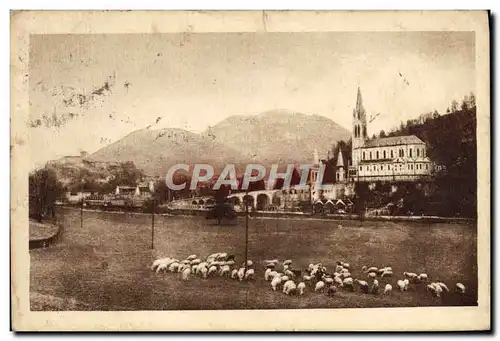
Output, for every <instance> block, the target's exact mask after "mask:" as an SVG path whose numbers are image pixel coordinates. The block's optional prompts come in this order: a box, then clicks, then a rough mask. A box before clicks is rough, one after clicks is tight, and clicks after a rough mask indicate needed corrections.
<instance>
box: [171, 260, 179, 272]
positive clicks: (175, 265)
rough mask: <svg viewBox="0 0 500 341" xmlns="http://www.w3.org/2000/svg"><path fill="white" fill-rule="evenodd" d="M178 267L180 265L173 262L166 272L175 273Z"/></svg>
mask: <svg viewBox="0 0 500 341" xmlns="http://www.w3.org/2000/svg"><path fill="white" fill-rule="evenodd" d="M179 267H180V264H179V263H177V262H174V263H172V264H170V265H169V266H168V271H170V272H177V269H178V268H179Z"/></svg>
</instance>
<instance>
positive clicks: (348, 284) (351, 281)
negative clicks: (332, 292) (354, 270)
mask: <svg viewBox="0 0 500 341" xmlns="http://www.w3.org/2000/svg"><path fill="white" fill-rule="evenodd" d="M343 286H344V287H346V288H349V289H350V290H354V279H353V278H352V277H348V278H345V279H344V280H343Z"/></svg>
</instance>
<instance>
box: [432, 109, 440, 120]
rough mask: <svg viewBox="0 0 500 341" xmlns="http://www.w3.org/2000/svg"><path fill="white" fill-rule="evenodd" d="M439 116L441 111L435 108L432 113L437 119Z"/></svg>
mask: <svg viewBox="0 0 500 341" xmlns="http://www.w3.org/2000/svg"><path fill="white" fill-rule="evenodd" d="M438 117H439V112H438V111H437V110H434V112H433V113H432V118H434V119H436V118H438Z"/></svg>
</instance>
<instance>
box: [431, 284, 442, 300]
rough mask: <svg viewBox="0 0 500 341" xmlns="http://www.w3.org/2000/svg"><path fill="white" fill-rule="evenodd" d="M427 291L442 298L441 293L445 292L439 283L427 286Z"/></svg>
mask: <svg viewBox="0 0 500 341" xmlns="http://www.w3.org/2000/svg"><path fill="white" fill-rule="evenodd" d="M427 291H430V292H432V294H433V295H434V296H436V297H441V293H442V292H443V288H442V287H441V286H440V285H439V284H437V283H431V284H429V285H427Z"/></svg>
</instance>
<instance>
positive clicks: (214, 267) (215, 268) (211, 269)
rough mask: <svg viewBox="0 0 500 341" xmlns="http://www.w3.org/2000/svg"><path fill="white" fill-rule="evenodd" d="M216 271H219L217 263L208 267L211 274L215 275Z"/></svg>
mask: <svg viewBox="0 0 500 341" xmlns="http://www.w3.org/2000/svg"><path fill="white" fill-rule="evenodd" d="M216 273H217V267H216V266H215V265H212V266H210V268H208V275H209V276H212V275H215V274H216Z"/></svg>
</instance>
